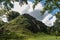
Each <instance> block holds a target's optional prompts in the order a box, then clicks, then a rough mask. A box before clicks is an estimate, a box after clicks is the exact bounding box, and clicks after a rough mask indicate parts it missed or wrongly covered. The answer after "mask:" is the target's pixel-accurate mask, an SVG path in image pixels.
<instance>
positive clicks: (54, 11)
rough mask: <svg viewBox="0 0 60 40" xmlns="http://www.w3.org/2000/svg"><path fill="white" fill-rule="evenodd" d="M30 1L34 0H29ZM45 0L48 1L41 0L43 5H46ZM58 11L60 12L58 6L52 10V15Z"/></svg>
mask: <svg viewBox="0 0 60 40" xmlns="http://www.w3.org/2000/svg"><path fill="white" fill-rule="evenodd" d="M28 1H31V2H33V1H34V0H28ZM45 1H46V0H43V1H41V4H42V5H43V6H44V3H45ZM58 4H60V2H58ZM57 12H60V9H58V8H56V9H54V10H52V12H51V14H52V15H55V14H56V13H57Z"/></svg>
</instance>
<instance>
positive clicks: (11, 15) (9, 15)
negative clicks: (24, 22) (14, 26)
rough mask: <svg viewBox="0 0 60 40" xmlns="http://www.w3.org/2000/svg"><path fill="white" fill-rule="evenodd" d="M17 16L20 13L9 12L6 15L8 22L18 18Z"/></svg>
mask: <svg viewBox="0 0 60 40" xmlns="http://www.w3.org/2000/svg"><path fill="white" fill-rule="evenodd" d="M19 15H20V13H18V12H15V11H11V12H9V13H7V18H8V21H10V20H12V19H14V18H16V17H17V16H19Z"/></svg>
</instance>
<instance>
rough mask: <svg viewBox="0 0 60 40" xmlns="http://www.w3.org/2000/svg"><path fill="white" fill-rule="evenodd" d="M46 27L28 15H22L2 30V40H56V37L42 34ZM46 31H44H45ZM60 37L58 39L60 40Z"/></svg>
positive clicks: (0, 33)
mask: <svg viewBox="0 0 60 40" xmlns="http://www.w3.org/2000/svg"><path fill="white" fill-rule="evenodd" d="M43 26H44V27H46V26H45V25H42V23H41V22H39V21H37V20H35V18H33V17H32V16H29V15H28V14H24V15H22V16H21V15H20V16H18V17H16V18H15V19H13V20H11V21H10V22H9V23H7V24H5V25H3V26H2V29H0V39H1V40H52V39H53V40H56V36H51V35H47V34H44V33H41V30H42V31H44V30H45V28H44V27H43ZM43 29H44V30H43ZM59 39H60V37H58V38H57V40H59Z"/></svg>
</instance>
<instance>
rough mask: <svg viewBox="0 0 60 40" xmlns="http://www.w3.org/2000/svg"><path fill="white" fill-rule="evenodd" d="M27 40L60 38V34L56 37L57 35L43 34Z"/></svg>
mask: <svg viewBox="0 0 60 40" xmlns="http://www.w3.org/2000/svg"><path fill="white" fill-rule="evenodd" d="M27 40H60V37H59V36H58V37H57V39H56V36H51V35H43V36H36V37H31V38H28V39H27Z"/></svg>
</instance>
